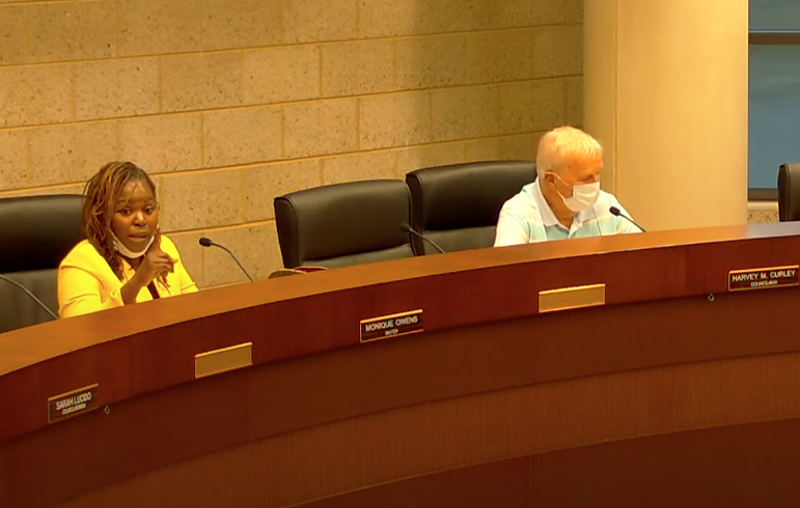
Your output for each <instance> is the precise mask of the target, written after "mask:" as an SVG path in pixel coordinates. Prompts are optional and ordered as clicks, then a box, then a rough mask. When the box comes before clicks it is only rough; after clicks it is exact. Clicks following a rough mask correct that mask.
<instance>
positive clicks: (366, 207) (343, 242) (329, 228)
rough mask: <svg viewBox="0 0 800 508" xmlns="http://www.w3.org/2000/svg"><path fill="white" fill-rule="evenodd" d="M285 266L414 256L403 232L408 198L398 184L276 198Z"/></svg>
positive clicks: (321, 190)
mask: <svg viewBox="0 0 800 508" xmlns="http://www.w3.org/2000/svg"><path fill="white" fill-rule="evenodd" d="M274 206H275V221H276V224H277V228H278V241H279V243H280V247H281V256H282V257H283V266H284V267H286V268H296V267H298V266H324V267H327V268H337V267H341V266H348V265H356V264H361V263H371V262H374V261H385V260H389V259H397V258H404V257H411V256H413V255H414V254H413V251H412V250H411V244H410V242H409V237H408V233H406V232H404V231H403V230H402V229H401V226H402V224H403V223H408V222H409V220H410V214H411V211H410V210H411V196H410V194H409V192H408V187H407V186H406V184H405V183H403V182H401V181H399V180H371V181H364V182H352V183H343V184H337V185H328V186H325V187H316V188H313V189H308V190H304V191H299V192H293V193H291V194H287V195H285V196H280V197H277V198H275V202H274Z"/></svg>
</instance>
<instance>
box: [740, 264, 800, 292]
mask: <svg viewBox="0 0 800 508" xmlns="http://www.w3.org/2000/svg"><path fill="white" fill-rule="evenodd" d="M798 268H800V265H791V266H775V267H772V268H751V269H750V270H731V271H730V272H728V291H746V290H748V289H767V288H777V287H786V286H797V285H800V278H798Z"/></svg>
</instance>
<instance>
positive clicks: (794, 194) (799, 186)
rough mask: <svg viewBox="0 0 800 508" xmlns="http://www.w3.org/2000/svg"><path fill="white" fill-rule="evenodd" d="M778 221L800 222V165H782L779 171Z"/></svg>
mask: <svg viewBox="0 0 800 508" xmlns="http://www.w3.org/2000/svg"><path fill="white" fill-rule="evenodd" d="M778 219H779V220H780V221H781V222H787V221H794V220H800V163H793V164H782V165H781V167H780V168H779V169H778Z"/></svg>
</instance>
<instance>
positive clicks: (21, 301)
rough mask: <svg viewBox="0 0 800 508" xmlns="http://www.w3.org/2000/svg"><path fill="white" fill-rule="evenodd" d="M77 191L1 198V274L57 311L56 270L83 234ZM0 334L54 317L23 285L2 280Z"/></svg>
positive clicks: (81, 200) (0, 285)
mask: <svg viewBox="0 0 800 508" xmlns="http://www.w3.org/2000/svg"><path fill="white" fill-rule="evenodd" d="M82 206H83V197H82V196H78V195H53V196H33V197H21V198H5V199H0V245H2V248H0V274H3V275H4V276H6V277H8V278H10V279H13V280H15V281H17V282H19V283H20V284H22V285H23V286H25V287H26V288H28V289H29V290H30V291H31V292H32V293H33V294H34V295H36V296H37V297H38V298H39V299H40V300H41V301H42V302H43V303H44V304H45V305H46V306H47V307H49V308H50V309H51V310H52V311H53V312H55V313H58V296H57V292H56V291H57V290H56V272H57V269H58V265H59V264H60V263H61V260H62V259H64V256H66V255H67V253H69V251H70V250H71V249H72V248H73V247H74V246H75V245H76V244H77V243H78V242H80V241H81V240H82V239H83V238H84V235H83V231H82V228H81V208H82ZM0 302H2V304H0V333H2V332H7V331H9V330H14V329H17V328H22V327H24V326H30V325H34V324H37V323H41V322H44V321H49V320H51V319H52V317H51V316H50V315H49V314H47V313H46V312H45V311H44V310H42V309H41V308H40V307H39V306H38V305H37V304H36V303H35V302H34V301H33V300H32V299H31V298H30V297H29V296H28V295H26V294H25V292H24V291H22V290H21V289H20V288H18V287H16V286H14V285H13V284H11V283H9V282H8V281H4V280H0Z"/></svg>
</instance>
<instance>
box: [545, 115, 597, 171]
mask: <svg viewBox="0 0 800 508" xmlns="http://www.w3.org/2000/svg"><path fill="white" fill-rule="evenodd" d="M602 158H603V147H602V146H600V143H598V142H597V140H596V139H594V138H593V137H592V136H590V135H589V134H586V133H585V132H583V131H582V130H580V129H576V128H575V127H569V126H564V127H558V128H556V129H553V130H551V131H549V132H547V133H546V134H545V135H544V136H542V138H541V139H540V140H539V149H538V151H537V152H536V172H537V174H538V175H539V176H542V175H543V174H544V173H545V172H547V171H553V172H556V173H560V172H561V171H562V170H563V169H564V168H566V167H567V166H569V164H570V162H571V161H573V160H576V159H577V160H594V159H602Z"/></svg>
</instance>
